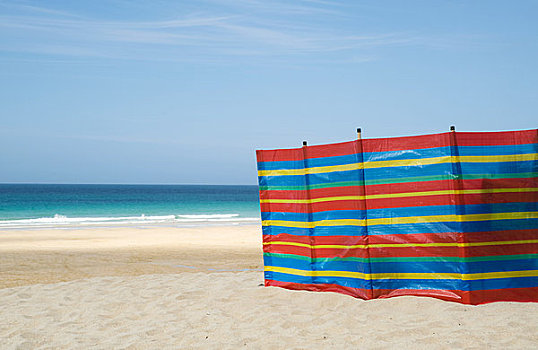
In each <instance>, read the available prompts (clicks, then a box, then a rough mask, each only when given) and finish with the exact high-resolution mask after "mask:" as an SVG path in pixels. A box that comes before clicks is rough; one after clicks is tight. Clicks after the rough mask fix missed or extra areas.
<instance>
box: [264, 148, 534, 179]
mask: <svg viewBox="0 0 538 350" xmlns="http://www.w3.org/2000/svg"><path fill="white" fill-rule="evenodd" d="M527 160H538V153H529V154H506V155H500V156H461V157H456V156H442V157H434V158H420V159H400V160H379V161H373V162H365V163H350V164H342V165H328V166H320V167H312V168H304V169H278V170H259V171H258V176H283V175H306V174H319V173H330V172H334V171H348V170H359V169H374V168H385V167H397V166H423V165H430V164H442V163H493V162H521V161H527Z"/></svg>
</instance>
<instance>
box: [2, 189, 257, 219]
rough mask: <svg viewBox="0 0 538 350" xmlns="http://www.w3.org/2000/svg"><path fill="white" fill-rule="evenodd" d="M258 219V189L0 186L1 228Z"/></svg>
mask: <svg viewBox="0 0 538 350" xmlns="http://www.w3.org/2000/svg"><path fill="white" fill-rule="evenodd" d="M259 218H260V207H259V200H258V187H257V186H217V185H214V186H209V185H207V186H206V185H41V184H40V185H38V184H0V228H6V227H25V226H56V225H60V226H61V225H80V226H84V225H103V224H107V225H114V224H138V223H146V224H150V223H166V224H188V223H218V222H249V221H252V222H255V221H258V220H259Z"/></svg>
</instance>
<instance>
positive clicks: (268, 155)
mask: <svg viewBox="0 0 538 350" xmlns="http://www.w3.org/2000/svg"><path fill="white" fill-rule="evenodd" d="M537 131H538V130H536V129H532V130H522V131H503V132H457V133H456V134H455V135H456V143H457V145H458V146H497V145H521V144H529V143H537V142H538V133H537ZM449 145H450V133H442V134H433V135H420V136H405V137H392V138H375V139H364V140H362V148H363V150H364V152H388V151H401V150H411V149H426V148H435V147H445V146H449ZM359 150H360V147H359V144H358V141H348V142H342V143H333V144H327V145H316V146H307V147H303V148H292V149H277V150H258V151H256V155H257V159H258V162H272V161H288V160H303V159H304V157H305V155H306V158H307V159H310V158H322V157H334V156H343V155H349V154H355V153H359V152H358V151H359Z"/></svg>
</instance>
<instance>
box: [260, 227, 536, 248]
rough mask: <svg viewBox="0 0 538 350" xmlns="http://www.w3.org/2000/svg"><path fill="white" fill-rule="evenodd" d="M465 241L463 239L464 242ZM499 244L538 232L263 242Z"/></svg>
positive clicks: (274, 238)
mask: <svg viewBox="0 0 538 350" xmlns="http://www.w3.org/2000/svg"><path fill="white" fill-rule="evenodd" d="M460 237H462V238H460ZM461 239H462V240H464V242H469V243H476V242H495V241H514V240H532V239H538V230H535V229H528V230H506V231H488V232H466V233H465V234H463V235H461V234H459V233H458V232H446V233H441V234H440V233H415V234H404V235H372V236H368V238H366V236H297V235H290V234H287V233H281V234H278V235H263V242H264V243H270V242H294V243H302V244H311V245H326V244H340V245H355V244H366V243H369V244H410V243H421V244H423V243H453V242H459V241H460V240H461Z"/></svg>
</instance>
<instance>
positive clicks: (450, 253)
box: [263, 243, 538, 258]
mask: <svg viewBox="0 0 538 350" xmlns="http://www.w3.org/2000/svg"><path fill="white" fill-rule="evenodd" d="M359 244H360V243H359ZM507 249H509V251H508V250H507ZM263 251H264V253H276V254H293V255H300V256H306V257H316V258H335V257H338V258H346V257H356V258H366V257H368V253H369V257H371V258H387V257H389V258H391V257H462V256H466V257H479V256H497V255H507V254H508V255H519V254H536V252H538V244H536V243H532V244H530V243H526V244H511V245H509V248H507V246H506V245H488V246H472V247H466V248H465V252H463V249H462V248H460V247H454V246H451V247H416V246H415V247H390V248H387V247H382V248H372V247H370V248H369V249H365V248H353V249H338V248H318V249H310V248H309V247H297V246H291V245H279V244H271V245H264V247H263ZM464 254H465V255H464Z"/></svg>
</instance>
